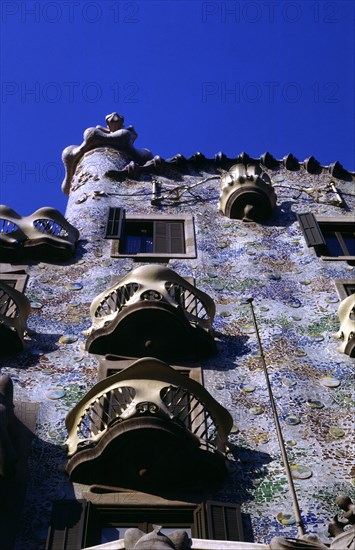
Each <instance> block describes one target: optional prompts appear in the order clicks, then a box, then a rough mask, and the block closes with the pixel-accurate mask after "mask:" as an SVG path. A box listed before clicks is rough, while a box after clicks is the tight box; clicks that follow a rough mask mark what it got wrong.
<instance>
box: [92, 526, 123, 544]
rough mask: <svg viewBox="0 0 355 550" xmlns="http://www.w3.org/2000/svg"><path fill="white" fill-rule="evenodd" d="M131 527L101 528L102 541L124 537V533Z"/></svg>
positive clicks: (102, 542)
mask: <svg viewBox="0 0 355 550" xmlns="http://www.w3.org/2000/svg"><path fill="white" fill-rule="evenodd" d="M127 529H131V528H130V527H103V528H102V529H101V543H100V544H104V542H112V541H114V540H119V539H123V538H124V534H125V532H126V531H127Z"/></svg>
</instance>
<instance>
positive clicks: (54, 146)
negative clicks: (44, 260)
mask: <svg viewBox="0 0 355 550" xmlns="http://www.w3.org/2000/svg"><path fill="white" fill-rule="evenodd" d="M1 27H2V29H1V30H2V32H1V65H2V73H1V78H2V87H1V111H2V117H1V161H0V162H1V176H2V177H1V187H0V202H1V203H4V204H7V205H8V206H11V207H12V208H14V209H15V210H17V211H18V212H19V213H20V214H22V215H28V214H30V213H32V212H33V211H34V210H35V209H37V208H39V207H41V206H54V207H56V208H58V209H59V210H61V211H62V212H64V210H65V205H66V200H67V199H66V197H65V195H63V194H62V192H61V190H60V186H61V181H62V179H63V174H64V170H63V167H62V163H61V153H62V150H63V149H64V148H65V147H66V146H67V145H72V144H80V143H81V141H82V134H83V131H84V130H85V129H86V128H87V127H90V126H96V125H97V124H104V118H105V115H106V114H108V113H111V112H113V111H117V112H119V113H121V114H123V115H124V117H125V122H126V124H133V125H134V126H135V128H136V130H137V132H138V135H139V137H138V140H137V142H136V145H137V147H147V148H149V149H151V150H152V151H153V153H154V154H159V155H161V156H162V157H164V158H168V157H171V156H174V155H175V154H177V153H182V154H184V155H185V156H189V155H191V154H193V153H195V152H196V151H201V152H202V153H204V154H205V155H206V156H213V155H214V154H215V153H217V152H218V151H223V152H224V153H226V154H227V155H228V156H231V157H232V156H236V155H237V154H239V153H240V152H242V151H245V152H247V153H249V154H250V155H251V156H257V157H258V156H260V155H261V154H262V153H264V152H265V151H269V152H270V153H271V154H272V155H273V156H275V157H276V158H282V157H283V156H285V155H286V154H288V153H289V152H292V153H293V154H294V155H295V156H297V157H298V158H299V160H304V159H305V158H306V157H308V156H310V155H313V156H315V157H316V158H317V159H318V160H319V161H320V162H321V163H322V164H330V163H331V162H334V161H335V160H339V161H340V162H341V163H342V164H343V166H344V167H345V168H347V169H349V170H354V169H355V162H354V150H355V146H354V127H353V126H354V96H355V94H354V43H353V33H354V3H353V2H352V1H351V0H349V1H347V0H346V1H333V2H330V1H329V2H328V1H313V0H309V1H308V0H303V1H301V0H298V1H288V0H282V1H281V0H280V1H278V0H253V1H249V0H245V1H243V0H241V1H200V0H193V1H189V2H187V1H175V0H163V1H158V0H143V1H139V0H137V1H125V0H121V1H118V2H117V1H113V0H104V1H100V2H91V1H80V0H68V1H63V0H61V1H35V2H33V1H28V2H26V1H20V2H16V1H5V0H3V1H2V2H1Z"/></svg>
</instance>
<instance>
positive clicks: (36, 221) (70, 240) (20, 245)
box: [0, 205, 79, 261]
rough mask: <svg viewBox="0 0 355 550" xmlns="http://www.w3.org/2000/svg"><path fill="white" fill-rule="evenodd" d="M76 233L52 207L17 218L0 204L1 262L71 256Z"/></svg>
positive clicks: (17, 216)
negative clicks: (24, 258) (25, 258)
mask: <svg viewBox="0 0 355 550" xmlns="http://www.w3.org/2000/svg"><path fill="white" fill-rule="evenodd" d="M78 238H79V231H78V230H77V229H76V228H75V227H74V226H72V225H71V224H70V223H69V222H68V221H67V220H66V219H65V218H64V216H63V215H62V214H61V213H60V212H59V211H58V210H56V209H55V208H51V207H47V206H45V207H43V208H40V209H39V210H36V211H35V212H34V213H33V214H31V215H30V216H23V217H22V216H20V215H19V214H18V213H17V212H15V211H14V210H12V209H11V208H9V207H8V206H4V205H0V260H3V261H13V260H17V259H21V258H23V257H27V258H28V257H29V258H41V259H46V258H52V257H54V258H57V257H59V258H61V257H68V256H70V255H72V254H73V253H74V250H75V243H76V241H77V240H78Z"/></svg>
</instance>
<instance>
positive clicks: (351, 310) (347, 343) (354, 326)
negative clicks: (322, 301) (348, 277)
mask: <svg viewBox="0 0 355 550" xmlns="http://www.w3.org/2000/svg"><path fill="white" fill-rule="evenodd" d="M338 316H339V320H340V330H339V331H338V332H337V333H336V334H335V337H336V338H339V339H342V340H343V341H342V343H341V344H340V346H339V347H338V351H340V352H341V353H346V354H347V355H349V356H350V357H355V294H350V296H348V297H347V298H345V299H344V300H342V302H341V303H340V306H339V310H338Z"/></svg>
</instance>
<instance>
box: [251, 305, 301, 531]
mask: <svg viewBox="0 0 355 550" xmlns="http://www.w3.org/2000/svg"><path fill="white" fill-rule="evenodd" d="M247 302H248V303H249V305H250V310H251V315H252V318H253V323H254V327H255V332H256V337H257V339H258V344H259V350H260V356H261V361H262V365H263V370H264V374H265V379H266V386H267V389H268V392H269V399H270V403H271V409H272V413H273V416H274V422H275V427H276V434H277V439H278V441H279V446H280V451H281V456H282V460H283V463H284V466H285V470H286V477H287V481H288V484H289V488H290V493H291V498H292V507H293V513H294V515H295V519H296V523H297V527H298V535H299V536H301V535H304V534H305V528H304V524H303V520H302V517H301V512H300V507H299V504H298V500H297V495H296V491H295V486H294V483H293V479H292V474H291V469H290V464H289V462H288V457H287V453H286V447H285V442H284V438H283V435H282V431H281V426H280V421H279V417H278V414H277V410H276V405H275V401H274V396H273V393H272V388H271V384H270V379H269V373H268V370H267V366H266V362H265V356H264V350H263V346H262V343H261V340H260V335H259V329H258V325H257V322H256V317H255V313H254V307H253V298H248V299H247Z"/></svg>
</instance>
